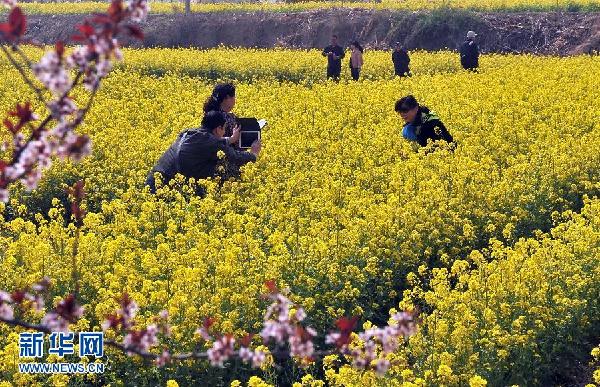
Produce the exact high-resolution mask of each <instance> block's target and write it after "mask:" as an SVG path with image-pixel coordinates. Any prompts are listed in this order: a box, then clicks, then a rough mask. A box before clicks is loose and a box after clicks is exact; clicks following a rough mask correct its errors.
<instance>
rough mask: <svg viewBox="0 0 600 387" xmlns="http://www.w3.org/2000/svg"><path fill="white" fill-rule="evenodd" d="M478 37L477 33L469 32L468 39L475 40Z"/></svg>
mask: <svg viewBox="0 0 600 387" xmlns="http://www.w3.org/2000/svg"><path fill="white" fill-rule="evenodd" d="M476 36H477V34H476V33H475V31H469V32H467V38H474V37H476Z"/></svg>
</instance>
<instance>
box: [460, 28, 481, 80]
mask: <svg viewBox="0 0 600 387" xmlns="http://www.w3.org/2000/svg"><path fill="white" fill-rule="evenodd" d="M476 36H477V34H476V33H475V31H469V32H467V40H465V41H464V43H463V44H462V45H461V46H460V64H461V65H462V67H463V68H464V69H465V70H471V71H477V68H478V67H479V47H477V43H475V37H476Z"/></svg>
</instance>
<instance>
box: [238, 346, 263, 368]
mask: <svg viewBox="0 0 600 387" xmlns="http://www.w3.org/2000/svg"><path fill="white" fill-rule="evenodd" d="M238 356H239V357H240V359H242V361H243V362H244V363H252V367H254V368H258V367H260V366H262V365H263V364H264V362H265V361H266V359H267V354H266V353H265V352H264V351H262V350H260V349H255V350H251V349H250V348H247V347H242V348H240V349H239V351H238Z"/></svg>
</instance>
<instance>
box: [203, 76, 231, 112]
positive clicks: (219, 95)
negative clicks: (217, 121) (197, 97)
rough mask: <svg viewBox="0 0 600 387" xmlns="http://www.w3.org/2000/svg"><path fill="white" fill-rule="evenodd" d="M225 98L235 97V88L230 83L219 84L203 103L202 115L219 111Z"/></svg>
mask: <svg viewBox="0 0 600 387" xmlns="http://www.w3.org/2000/svg"><path fill="white" fill-rule="evenodd" d="M227 97H235V86H234V85H233V84H232V83H219V84H218V85H216V86H215V88H214V89H213V92H212V94H211V95H210V96H209V97H208V98H207V99H206V102H204V113H205V114H206V113H208V112H210V111H213V110H217V111H219V110H221V103H223V100H225V98H227Z"/></svg>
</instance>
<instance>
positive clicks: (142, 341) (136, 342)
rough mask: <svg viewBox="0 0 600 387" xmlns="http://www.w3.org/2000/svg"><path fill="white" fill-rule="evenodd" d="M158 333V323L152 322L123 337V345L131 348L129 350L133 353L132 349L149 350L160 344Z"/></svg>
mask: <svg viewBox="0 0 600 387" xmlns="http://www.w3.org/2000/svg"><path fill="white" fill-rule="evenodd" d="M157 334H158V328H157V327H156V325H154V324H151V325H148V326H147V327H146V328H145V329H142V330H141V331H130V332H129V333H128V334H127V335H126V336H125V337H124V338H123V345H124V346H125V348H127V349H130V350H131V351H128V353H129V354H131V353H132V351H138V352H148V350H149V349H150V348H151V347H153V346H155V345H156V344H158V338H157V336H156V335H157Z"/></svg>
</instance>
